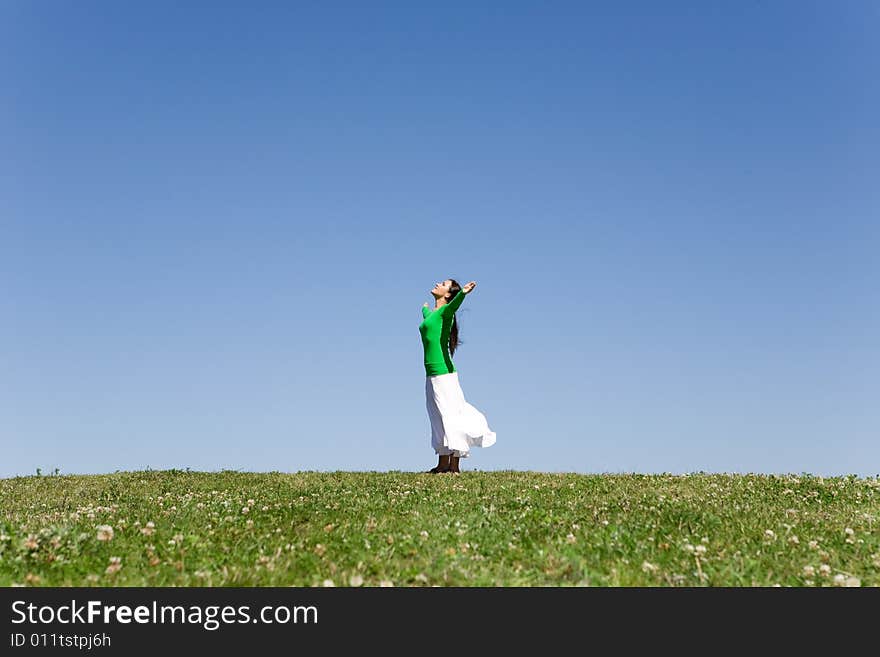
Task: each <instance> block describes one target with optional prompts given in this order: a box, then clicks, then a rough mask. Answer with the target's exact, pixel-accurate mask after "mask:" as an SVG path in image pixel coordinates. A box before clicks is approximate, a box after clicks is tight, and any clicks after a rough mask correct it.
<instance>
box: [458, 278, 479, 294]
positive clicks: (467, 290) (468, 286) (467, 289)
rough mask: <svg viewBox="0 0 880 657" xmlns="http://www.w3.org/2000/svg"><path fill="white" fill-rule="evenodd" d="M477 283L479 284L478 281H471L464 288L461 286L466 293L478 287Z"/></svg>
mask: <svg viewBox="0 0 880 657" xmlns="http://www.w3.org/2000/svg"><path fill="white" fill-rule="evenodd" d="M476 285H477V282H476V281H471V282H470V283H468V284H467V285H465V286H464V287H463V288H461V291H462V292H464V293H465V294H470V292H471V290H473V289H474V288H475V287H476Z"/></svg>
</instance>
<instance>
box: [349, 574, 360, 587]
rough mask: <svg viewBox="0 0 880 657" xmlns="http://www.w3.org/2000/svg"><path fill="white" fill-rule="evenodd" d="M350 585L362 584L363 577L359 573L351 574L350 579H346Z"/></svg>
mask: <svg viewBox="0 0 880 657" xmlns="http://www.w3.org/2000/svg"><path fill="white" fill-rule="evenodd" d="M348 583H349V585H350V586H363V584H364V578H363V577H361V576H360V575H352V576H351V579H349V580H348Z"/></svg>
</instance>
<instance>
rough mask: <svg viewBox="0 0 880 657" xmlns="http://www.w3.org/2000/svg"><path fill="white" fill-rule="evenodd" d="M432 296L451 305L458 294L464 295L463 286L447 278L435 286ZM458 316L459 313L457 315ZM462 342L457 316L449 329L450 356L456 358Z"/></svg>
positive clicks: (453, 318)
mask: <svg viewBox="0 0 880 657" xmlns="http://www.w3.org/2000/svg"><path fill="white" fill-rule="evenodd" d="M431 294H432V295H434V298H435V299H438V300H439V299H445V300H446V301H445V302H446V303H449V302H450V301H452V300H453V299H454V298H455V295H456V294H464V292H462V291H461V285H459V284H458V281H457V280H455V279H454V278H447V279H446V280H445V281H442V282H440V283H437V284H436V285H435V286H434V289H433V290H431ZM456 314H457V313H456ZM460 343H461V341H460V340H459V339H458V320H457V319H456V315H453V316H452V327H451V328H450V329H449V355H450V356H454V355H455V350H456V349H457V348H458V345H459V344H460Z"/></svg>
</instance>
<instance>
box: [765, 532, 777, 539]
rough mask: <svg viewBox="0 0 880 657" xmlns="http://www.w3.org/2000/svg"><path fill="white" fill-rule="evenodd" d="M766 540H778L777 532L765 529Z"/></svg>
mask: <svg viewBox="0 0 880 657" xmlns="http://www.w3.org/2000/svg"><path fill="white" fill-rule="evenodd" d="M764 538H766V539H768V540H771V541H772V540H774V539H775V538H776V532H774V531H773V530H772V529H765V530H764Z"/></svg>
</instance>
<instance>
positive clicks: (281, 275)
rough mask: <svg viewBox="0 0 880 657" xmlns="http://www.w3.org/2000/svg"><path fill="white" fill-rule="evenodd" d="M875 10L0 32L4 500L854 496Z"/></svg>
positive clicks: (445, 8) (168, 19)
mask: <svg viewBox="0 0 880 657" xmlns="http://www.w3.org/2000/svg"><path fill="white" fill-rule="evenodd" d="M878 36H880V5H878V4H877V3H876V2H873V1H864V2H859V1H847V2H831V1H827V2H801V1H787V2H783V1H780V2H730V3H705V2H663V3H657V2H650V1H646V2H605V3H586V2H552V3H547V2H537V1H536V2H470V1H469V2H444V3H437V2H434V3H412V2H375V3H363V2H347V3H341V2H283V3H282V2H278V3H273V2H256V3H242V2H226V3H216V2H203V3H200V2H187V3H181V2H145V3H118V2H109V1H108V2H76V3H73V2H49V1H44V2H31V1H25V0H7V1H6V2H3V3H2V4H0V152H2V154H3V155H2V157H0V281H2V282H0V291H2V294H0V319H2V321H0V339H2V342H3V345H4V348H3V349H2V350H0V444H2V450H0V476H4V477H5V476H12V475H16V474H33V473H34V471H35V470H36V468H38V467H39V468H42V470H43V471H44V472H47V471H51V470H53V469H54V468H56V467H57V468H60V470H61V472H62V473H92V472H112V471H114V470H117V469H119V470H129V469H142V468H148V467H149V468H153V469H159V468H171V467H176V468H187V467H189V468H193V469H199V470H217V469H221V468H230V469H239V470H257V471H265V470H281V471H298V470H337V469H340V470H423V469H427V468H428V467H430V466H431V465H433V464H434V463H435V462H436V457H435V456H434V454H433V451H432V450H431V448H430V426H429V421H428V415H427V411H426V408H425V398H424V383H425V381H424V377H425V373H424V369H423V365H422V352H421V348H422V347H421V342H420V339H419V333H418V324H419V322H420V321H421V310H420V308H421V306H422V304H423V303H424V302H426V301H429V300H430V299H431V297H430V294H429V290H430V289H431V287H432V286H433V284H434V283H435V282H437V281H440V280H443V279H445V278H448V277H454V278H457V279H458V280H459V281H461V282H462V283H466V282H467V281H470V280H476V281H477V283H478V285H477V288H476V289H475V291H474V293H473V295H472V296H470V297H468V299H467V300H466V302H465V306H464V308H463V309H462V311H460V312H459V319H460V324H461V337H462V339H463V341H464V344H462V346H461V347H460V350H459V351H458V352H457V353H456V354H455V357H454V360H455V364H456V367H457V368H458V370H459V377H460V381H461V385H462V389H463V390H464V393H465V396H466V398H467V399H468V401H469V402H471V403H472V404H473V405H475V406H476V407H477V408H479V409H480V410H481V411H483V412H484V413H485V414H486V417H487V418H488V420H489V423H490V425H491V427H492V429H493V430H494V431H495V432H496V433H497V436H498V442H497V444H496V445H494V446H492V447H491V448H489V449H484V450H474V452H473V454H472V458H471V459H469V460H468V461H467V462H466V463H465V466H466V468H467V469H472V468H477V469H481V470H498V469H532V470H545V471H575V472H632V471H638V472H676V473H682V472H694V471H700V470H703V471H712V472H768V473H769V472H794V473H798V472H811V473H815V474H846V473H855V474H859V475H874V474H877V473H878V472H880V440H878V438H880V404H878V401H877V400H878V393H880V348H878V336H880V312H878V297H877V290H878V282H880V265H878V252H880V249H878V247H880V239H878V238H880V228H878V218H880V191H878V190H880V185H878V177H880V121H878V116H880V39H878Z"/></svg>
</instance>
